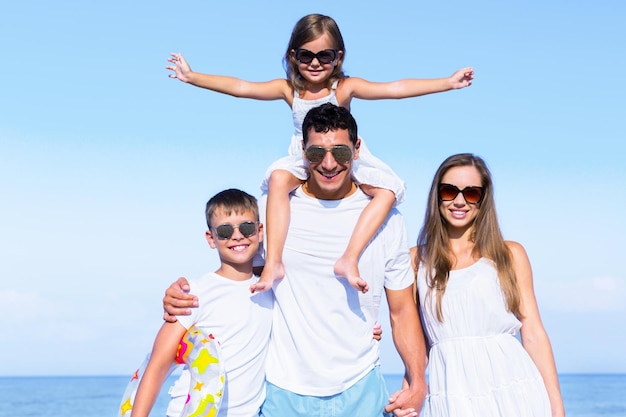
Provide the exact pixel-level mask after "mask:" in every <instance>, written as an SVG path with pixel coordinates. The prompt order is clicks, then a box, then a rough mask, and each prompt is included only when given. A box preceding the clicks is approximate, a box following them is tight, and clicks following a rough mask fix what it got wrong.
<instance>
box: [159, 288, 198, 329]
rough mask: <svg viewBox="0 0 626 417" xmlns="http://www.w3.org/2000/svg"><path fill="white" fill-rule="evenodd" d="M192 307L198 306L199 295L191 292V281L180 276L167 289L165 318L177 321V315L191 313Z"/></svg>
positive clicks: (164, 300) (164, 306)
mask: <svg viewBox="0 0 626 417" xmlns="http://www.w3.org/2000/svg"><path fill="white" fill-rule="evenodd" d="M191 307H198V297H196V296H195V295H193V294H189V282H188V281H187V279H186V278H183V277H181V278H178V280H176V281H175V282H173V283H172V285H170V286H169V288H168V289H167V290H165V297H163V320H165V321H167V322H170V323H175V322H176V316H188V315H190V314H191Z"/></svg>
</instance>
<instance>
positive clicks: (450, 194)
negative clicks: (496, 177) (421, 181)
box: [439, 183, 484, 204]
mask: <svg viewBox="0 0 626 417" xmlns="http://www.w3.org/2000/svg"><path fill="white" fill-rule="evenodd" d="M459 193H461V194H463V198H464V199H465V201H467V202H468V203H469V204H477V203H480V201H481V200H482V199H483V195H484V189H483V187H465V188H463V189H462V190H459V189H458V187H457V186H455V185H452V184H444V183H441V184H439V198H440V199H441V200H442V201H452V200H454V199H455V198H456V196H457V195H459Z"/></svg>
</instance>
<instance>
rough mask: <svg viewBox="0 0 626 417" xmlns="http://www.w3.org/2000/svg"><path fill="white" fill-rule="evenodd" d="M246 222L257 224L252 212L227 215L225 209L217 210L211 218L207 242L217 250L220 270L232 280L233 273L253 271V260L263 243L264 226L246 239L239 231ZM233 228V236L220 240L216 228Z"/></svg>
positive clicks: (260, 225)
mask: <svg viewBox="0 0 626 417" xmlns="http://www.w3.org/2000/svg"><path fill="white" fill-rule="evenodd" d="M244 222H253V223H254V222H257V218H256V216H255V214H254V213H252V212H251V211H244V212H241V213H235V212H234V211H232V212H231V213H230V214H226V213H225V211H224V210H223V209H220V208H217V209H216V210H215V212H214V213H213V215H212V216H211V228H210V229H209V230H207V231H206V240H207V242H208V243H209V245H210V246H211V247H212V248H213V249H217V250H218V253H219V256H220V261H221V264H222V266H221V268H220V270H221V271H222V272H224V273H225V275H227V276H229V277H230V278H232V277H234V275H233V274H232V272H233V271H237V272H244V273H247V272H248V270H249V271H251V270H252V258H253V257H254V255H255V254H256V252H257V250H258V248H259V243H260V242H262V241H263V225H262V224H259V225H258V228H257V229H256V233H254V234H252V235H250V236H248V237H246V236H244V235H243V234H242V232H241V231H240V230H239V225H240V224H242V223H244ZM225 224H226V225H231V226H233V229H234V230H233V234H232V236H230V237H229V238H227V239H220V238H219V235H218V233H217V230H216V228H217V227H218V226H220V225H225Z"/></svg>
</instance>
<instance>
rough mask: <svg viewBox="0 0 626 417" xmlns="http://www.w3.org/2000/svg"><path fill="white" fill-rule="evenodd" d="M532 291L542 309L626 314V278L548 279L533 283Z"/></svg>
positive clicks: (606, 276)
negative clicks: (533, 289) (548, 280)
mask: <svg viewBox="0 0 626 417" xmlns="http://www.w3.org/2000/svg"><path fill="white" fill-rule="evenodd" d="M536 293H537V298H538V300H539V302H540V304H541V305H542V310H553V311H558V312H578V313H581V312H582V313H593V312H604V313H609V312H622V313H626V280H625V279H623V278H619V277H614V276H608V275H604V276H596V277H592V278H587V279H575V280H573V281H550V282H545V283H541V284H536Z"/></svg>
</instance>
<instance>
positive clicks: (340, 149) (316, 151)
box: [304, 145, 352, 164]
mask: <svg viewBox="0 0 626 417" xmlns="http://www.w3.org/2000/svg"><path fill="white" fill-rule="evenodd" d="M326 152H330V153H331V154H333V158H335V161H337V162H339V163H340V164H347V163H348V162H350V161H351V160H352V149H350V147H349V146H346V145H336V146H331V147H330V148H325V147H323V146H309V147H308V148H306V150H305V151H304V153H305V155H306V159H307V161H309V162H312V163H314V164H315V163H318V162H321V161H322V160H323V159H324V157H325V156H326Z"/></svg>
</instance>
